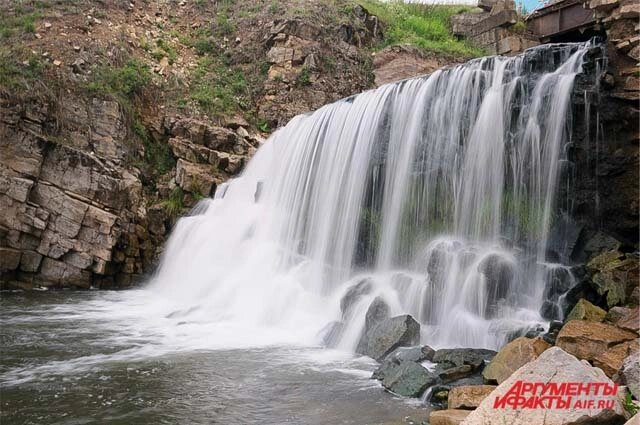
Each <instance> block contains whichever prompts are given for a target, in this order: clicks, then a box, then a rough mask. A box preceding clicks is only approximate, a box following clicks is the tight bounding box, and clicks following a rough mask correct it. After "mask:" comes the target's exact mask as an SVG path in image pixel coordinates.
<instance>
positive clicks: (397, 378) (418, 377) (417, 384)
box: [382, 361, 438, 397]
mask: <svg viewBox="0 0 640 425" xmlns="http://www.w3.org/2000/svg"><path fill="white" fill-rule="evenodd" d="M437 383H438V376H437V375H435V374H434V373H432V372H429V371H428V370H427V369H426V368H424V367H423V366H422V365H420V364H419V363H416V362H411V361H407V362H402V363H401V364H400V365H398V366H397V367H395V368H394V369H392V370H390V371H389V373H387V374H385V377H384V379H383V380H382V386H383V387H385V388H386V389H387V390H389V391H391V392H393V393H395V394H398V395H402V396H405V397H419V396H420V395H422V393H424V392H425V390H426V389H427V388H429V387H430V386H432V385H435V384H437Z"/></svg>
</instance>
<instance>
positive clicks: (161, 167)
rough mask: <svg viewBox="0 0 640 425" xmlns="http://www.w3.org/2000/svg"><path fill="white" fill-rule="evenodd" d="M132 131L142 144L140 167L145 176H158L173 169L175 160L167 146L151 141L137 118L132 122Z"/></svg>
mask: <svg viewBox="0 0 640 425" xmlns="http://www.w3.org/2000/svg"><path fill="white" fill-rule="evenodd" d="M132 130H133V132H134V134H135V135H136V136H138V138H139V139H140V140H142V142H143V144H144V157H143V163H142V164H140V165H141V167H142V168H143V169H144V170H145V171H146V172H147V174H150V175H154V176H159V175H162V174H165V173H167V172H169V171H171V170H172V169H173V167H175V165H176V160H175V158H174V157H173V154H172V153H171V149H170V148H169V146H168V145H167V144H166V143H158V142H155V141H153V140H152V138H151V137H150V136H149V132H148V131H147V129H146V128H145V127H144V125H143V124H142V122H140V120H139V119H138V118H137V117H136V118H135V119H134V120H133V124H132Z"/></svg>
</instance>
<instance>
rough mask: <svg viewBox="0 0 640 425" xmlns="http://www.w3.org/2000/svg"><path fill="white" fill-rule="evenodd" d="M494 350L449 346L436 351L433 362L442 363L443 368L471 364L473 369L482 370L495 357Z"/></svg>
mask: <svg viewBox="0 0 640 425" xmlns="http://www.w3.org/2000/svg"><path fill="white" fill-rule="evenodd" d="M496 354H497V353H496V352H495V351H493V350H485V349H482V348H447V349H441V350H438V351H436V352H435V354H434V355H433V360H432V361H433V362H434V363H440V364H442V365H443V368H452V367H460V366H464V365H468V366H471V370H473V371H477V370H481V369H482V368H483V367H484V366H485V364H486V363H487V362H489V361H490V360H491V359H493V358H494V357H495V355H496Z"/></svg>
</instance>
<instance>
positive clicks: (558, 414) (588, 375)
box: [462, 347, 625, 425]
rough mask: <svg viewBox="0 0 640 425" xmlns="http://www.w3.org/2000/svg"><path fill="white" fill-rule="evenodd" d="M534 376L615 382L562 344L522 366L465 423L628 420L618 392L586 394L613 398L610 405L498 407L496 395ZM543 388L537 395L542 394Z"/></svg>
mask: <svg viewBox="0 0 640 425" xmlns="http://www.w3.org/2000/svg"><path fill="white" fill-rule="evenodd" d="M532 377H535V380H536V382H544V383H546V384H549V383H558V384H563V383H567V382H580V383H582V384H587V383H589V382H594V383H595V382H597V383H606V384H608V385H611V386H613V385H614V384H613V382H612V381H611V380H610V379H609V378H608V377H607V376H606V375H605V374H604V373H603V372H602V371H601V370H600V369H598V368H594V367H591V366H589V365H588V364H586V363H585V362H581V361H580V360H578V359H577V358H575V357H574V356H572V355H571V354H568V353H566V352H565V351H563V350H562V349H560V348H558V347H552V348H550V349H548V350H546V351H545V352H544V353H542V354H541V355H540V357H538V358H537V359H536V360H534V361H532V362H530V363H528V364H526V365H525V366H523V367H521V368H520V369H518V370H517V371H516V372H515V373H514V374H512V375H511V377H510V378H509V379H507V380H506V381H504V382H503V383H502V384H500V385H499V386H498V387H497V388H496V389H495V390H494V391H493V392H492V393H491V394H490V395H489V396H488V397H487V398H485V399H484V400H483V401H482V403H480V406H479V407H478V408H477V409H476V410H474V411H473V412H471V414H469V416H467V418H466V419H465V420H464V421H463V422H462V423H463V424H465V425H475V424H485V425H492V424H510V425H530V424H538V423H544V424H548V425H560V424H570V423H578V422H576V421H577V420H578V419H580V420H582V421H584V420H585V419H589V418H593V419H595V418H601V420H603V422H599V423H611V424H614V423H624V420H625V416H624V409H623V407H622V403H621V401H620V399H619V398H618V395H617V394H615V395H608V396H607V395H602V396H598V397H596V396H594V395H589V396H585V397H583V398H584V399H585V400H589V399H594V400H595V399H596V398H598V399H601V400H605V401H609V402H610V403H611V407H610V408H608V409H607V408H605V407H599V408H598V407H593V408H586V407H585V408H583V407H582V406H576V404H575V403H574V404H572V405H571V406H570V407H569V408H568V409H528V408H515V409H512V408H510V407H509V408H494V402H495V401H496V399H498V398H501V397H503V396H504V395H505V394H507V392H508V391H509V390H510V389H511V388H512V387H513V385H514V384H516V382H518V381H524V382H530V381H531V379H532ZM539 391H540V390H538V393H537V395H540V392H539ZM531 395H533V394H526V395H525V397H527V396H531ZM581 398H582V397H581ZM574 400H575V399H574ZM594 405H596V406H597V404H595V402H594ZM585 416H586V418H585ZM605 418H606V419H605ZM580 423H592V422H588V421H587V422H580ZM596 423H598V422H596Z"/></svg>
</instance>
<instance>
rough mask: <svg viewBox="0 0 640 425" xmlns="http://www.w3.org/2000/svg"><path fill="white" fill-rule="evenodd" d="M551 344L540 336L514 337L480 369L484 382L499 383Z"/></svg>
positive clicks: (535, 357)
mask: <svg viewBox="0 0 640 425" xmlns="http://www.w3.org/2000/svg"><path fill="white" fill-rule="evenodd" d="M550 347H551V345H550V344H549V343H547V342H546V341H544V340H543V339H542V338H533V339H531V338H526V337H520V338H516V339H514V340H513V341H511V342H510V343H508V344H507V345H505V346H504V347H502V349H501V350H500V351H499V352H498V354H497V355H496V356H495V357H494V358H493V360H491V362H490V363H489V364H488V365H487V367H485V368H484V370H483V371H482V376H483V377H484V380H485V382H488V383H498V384H501V383H503V382H504V381H506V380H507V379H508V378H509V376H511V374H512V373H513V372H515V371H516V370H518V369H520V368H521V367H522V366H524V365H525V364H527V363H529V362H530V361H532V360H535V359H537V358H538V356H540V354H542V353H543V352H544V351H545V350H547V349H548V348H550Z"/></svg>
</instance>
